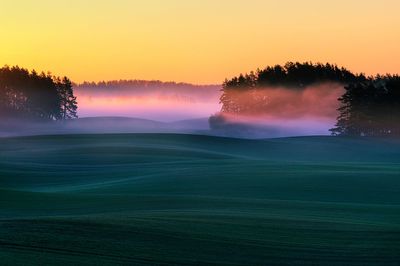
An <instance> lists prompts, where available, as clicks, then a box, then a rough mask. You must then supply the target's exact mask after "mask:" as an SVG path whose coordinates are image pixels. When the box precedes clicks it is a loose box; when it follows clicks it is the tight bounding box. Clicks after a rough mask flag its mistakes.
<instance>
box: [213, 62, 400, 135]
mask: <svg viewBox="0 0 400 266" xmlns="http://www.w3.org/2000/svg"><path fill="white" fill-rule="evenodd" d="M324 83H336V84H342V85H343V87H344V90H345V93H344V94H343V95H342V97H340V98H339V99H338V100H339V101H340V107H339V109H338V111H339V116H338V118H337V124H336V125H335V128H333V129H331V132H332V134H333V135H352V136H360V135H362V136H399V135H400V77H399V76H397V75H394V76H393V75H385V76H375V77H366V76H365V75H363V74H354V73H352V72H350V71H349V70H347V69H345V68H343V67H340V68H339V67H338V66H336V65H332V64H321V63H317V64H313V63H310V62H305V63H299V62H295V63H294V62H288V63H286V64H285V65H284V66H281V65H276V66H270V67H267V68H265V69H264V70H257V71H256V72H250V73H249V74H244V75H243V74H240V75H239V76H237V77H234V78H232V79H230V80H228V79H227V80H225V81H224V83H223V89H222V95H221V98H220V102H221V104H222V109H221V113H220V114H217V115H215V116H212V117H210V125H211V126H218V123H223V122H224V119H223V114H233V115H249V114H252V113H255V112H257V111H260V110H261V111H262V109H263V108H265V106H266V105H267V104H268V101H267V99H268V95H264V94H267V93H268V90H265V89H266V88H268V89H273V88H286V89H290V90H302V89H305V88H307V87H310V86H314V85H318V84H324ZM238 92H251V93H250V94H246V96H248V95H251V97H250V98H246V99H245V101H244V100H243V97H242V94H241V93H238Z"/></svg>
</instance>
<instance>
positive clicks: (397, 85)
mask: <svg viewBox="0 0 400 266" xmlns="http://www.w3.org/2000/svg"><path fill="white" fill-rule="evenodd" d="M339 101H340V107H339V109H338V111H339V117H338V118H337V124H336V127H335V128H333V129H331V132H332V134H333V135H351V136H360V135H361V136H400V76H398V75H394V76H393V75H386V76H376V77H370V78H368V79H367V80H365V81H362V82H357V83H351V84H348V85H347V86H345V93H344V94H343V96H342V97H340V98H339Z"/></svg>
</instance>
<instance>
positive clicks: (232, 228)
mask: <svg viewBox="0 0 400 266" xmlns="http://www.w3.org/2000/svg"><path fill="white" fill-rule="evenodd" d="M218 263H220V264H232V265H234V264H247V265H320V264H323V265H400V140H384V139H367V138H360V139H357V138H354V139H352V138H338V137H337V138H335V137H299V138H282V139H271V140H241V139H229V138H218V137H210V136H195V135H174V134H116V135H60V136H36V137H19V138H0V264H1V265H63V264H66V265H79V264H84V265H133V264H136V265H137V264H138V265H140V264H157V265H169V264H184V265H190V264H218Z"/></svg>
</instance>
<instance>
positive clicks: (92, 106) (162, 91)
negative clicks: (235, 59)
mask: <svg viewBox="0 0 400 266" xmlns="http://www.w3.org/2000/svg"><path fill="white" fill-rule="evenodd" d="M220 89H221V87H220V86H218V85H209V86H200V85H192V84H185V83H174V82H158V81H126V82H124V81H115V82H107V83H98V84H91V83H84V84H82V85H80V86H78V87H77V88H76V90H75V91H76V92H75V94H76V96H77V98H78V99H77V100H78V104H79V113H78V114H79V116H80V117H95V116H103V117H104V116H113V117H115V116H119V117H121V116H122V117H138V118H142V119H150V120H156V121H161V122H171V121H177V120H184V119H193V118H201V117H208V116H210V115H211V114H213V113H215V112H216V111H218V110H219V109H220V104H219V96H220Z"/></svg>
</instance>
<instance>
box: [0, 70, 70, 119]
mask: <svg viewBox="0 0 400 266" xmlns="http://www.w3.org/2000/svg"><path fill="white" fill-rule="evenodd" d="M77 108H78V106H77V102H76V97H75V96H74V93H73V88H72V82H71V81H70V80H69V79H68V78H67V77H64V78H58V77H55V76H52V75H51V74H45V73H41V74H38V73H36V71H34V70H33V71H28V70H27V69H24V68H20V67H18V66H14V67H8V66H5V67H2V68H0V117H1V118H5V117H6V118H17V119H38V120H63V119H71V118H76V117H77V114H76V112H77Z"/></svg>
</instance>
